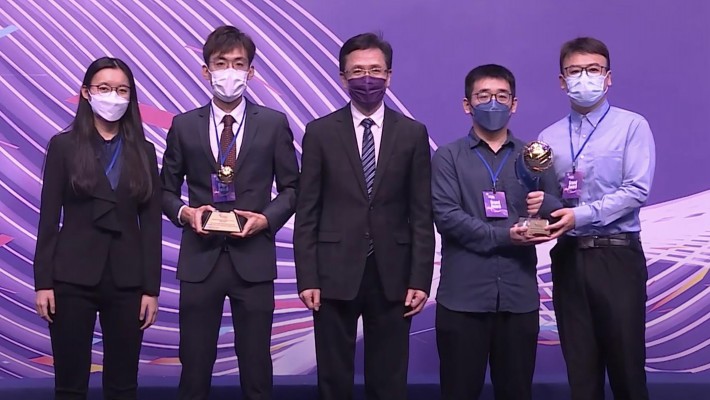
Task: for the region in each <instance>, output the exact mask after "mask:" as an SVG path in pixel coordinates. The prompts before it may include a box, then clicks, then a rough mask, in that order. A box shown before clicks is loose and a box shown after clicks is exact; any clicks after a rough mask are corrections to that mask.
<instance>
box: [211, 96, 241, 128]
mask: <svg viewBox="0 0 710 400" xmlns="http://www.w3.org/2000/svg"><path fill="white" fill-rule="evenodd" d="M210 106H211V108H212V111H211V112H212V113H213V115H214V120H215V124H216V125H219V124H221V123H222V119H223V118H224V116H225V115H227V113H226V112H224V110H222V109H221V108H219V107H217V104H215V102H214V99H212V103H210ZM246 106H247V99H246V98H245V97H242V101H240V102H239V105H238V106H237V108H235V109H234V110H232V112H230V113H229V115H231V116H232V117H233V118H234V120H235V121H237V123H239V121H241V120H242V116H243V115H244V110H245V109H246Z"/></svg>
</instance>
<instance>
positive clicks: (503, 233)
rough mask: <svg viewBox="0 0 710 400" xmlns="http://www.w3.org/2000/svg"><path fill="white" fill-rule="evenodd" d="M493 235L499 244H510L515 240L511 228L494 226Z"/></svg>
mask: <svg viewBox="0 0 710 400" xmlns="http://www.w3.org/2000/svg"><path fill="white" fill-rule="evenodd" d="M493 237H494V239H495V243H496V244H497V245H498V246H501V247H502V246H510V245H512V244H513V241H512V240H511V239H510V229H509V228H493Z"/></svg>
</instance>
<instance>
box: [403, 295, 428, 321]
mask: <svg viewBox="0 0 710 400" xmlns="http://www.w3.org/2000/svg"><path fill="white" fill-rule="evenodd" d="M428 298H429V296H427V294H426V292H425V291H423V290H419V289H407V298H406V299H405V300H404V306H405V307H410V308H411V311H409V312H407V313H406V314H404V318H407V317H411V316H413V315H417V314H419V313H420V312H421V311H422V310H423V309H424V305H425V304H426V301H427V299H428Z"/></svg>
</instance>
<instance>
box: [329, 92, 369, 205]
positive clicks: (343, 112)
mask: <svg viewBox="0 0 710 400" xmlns="http://www.w3.org/2000/svg"><path fill="white" fill-rule="evenodd" d="M336 121H337V123H338V135H339V136H340V140H341V142H342V144H343V149H344V150H345V154H346V156H347V158H348V160H349V161H350V165H351V166H352V168H353V172H354V173H355V179H356V180H357V182H358V184H359V185H360V190H361V192H362V195H363V196H365V198H367V187H366V186H365V174H364V172H363V170H362V159H361V158H360V154H358V147H357V139H356V136H355V127H354V126H353V114H352V112H351V111H350V104H348V105H346V106H345V107H343V108H342V109H340V111H339V112H338V113H337V117H336Z"/></svg>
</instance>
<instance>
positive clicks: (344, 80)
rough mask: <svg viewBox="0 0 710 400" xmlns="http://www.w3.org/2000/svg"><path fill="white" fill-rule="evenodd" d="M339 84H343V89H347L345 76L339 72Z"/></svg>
mask: <svg viewBox="0 0 710 400" xmlns="http://www.w3.org/2000/svg"><path fill="white" fill-rule="evenodd" d="M340 84H341V86H343V90H345V91H346V92H347V91H348V80H347V78H345V73H343V72H341V73H340Z"/></svg>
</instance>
